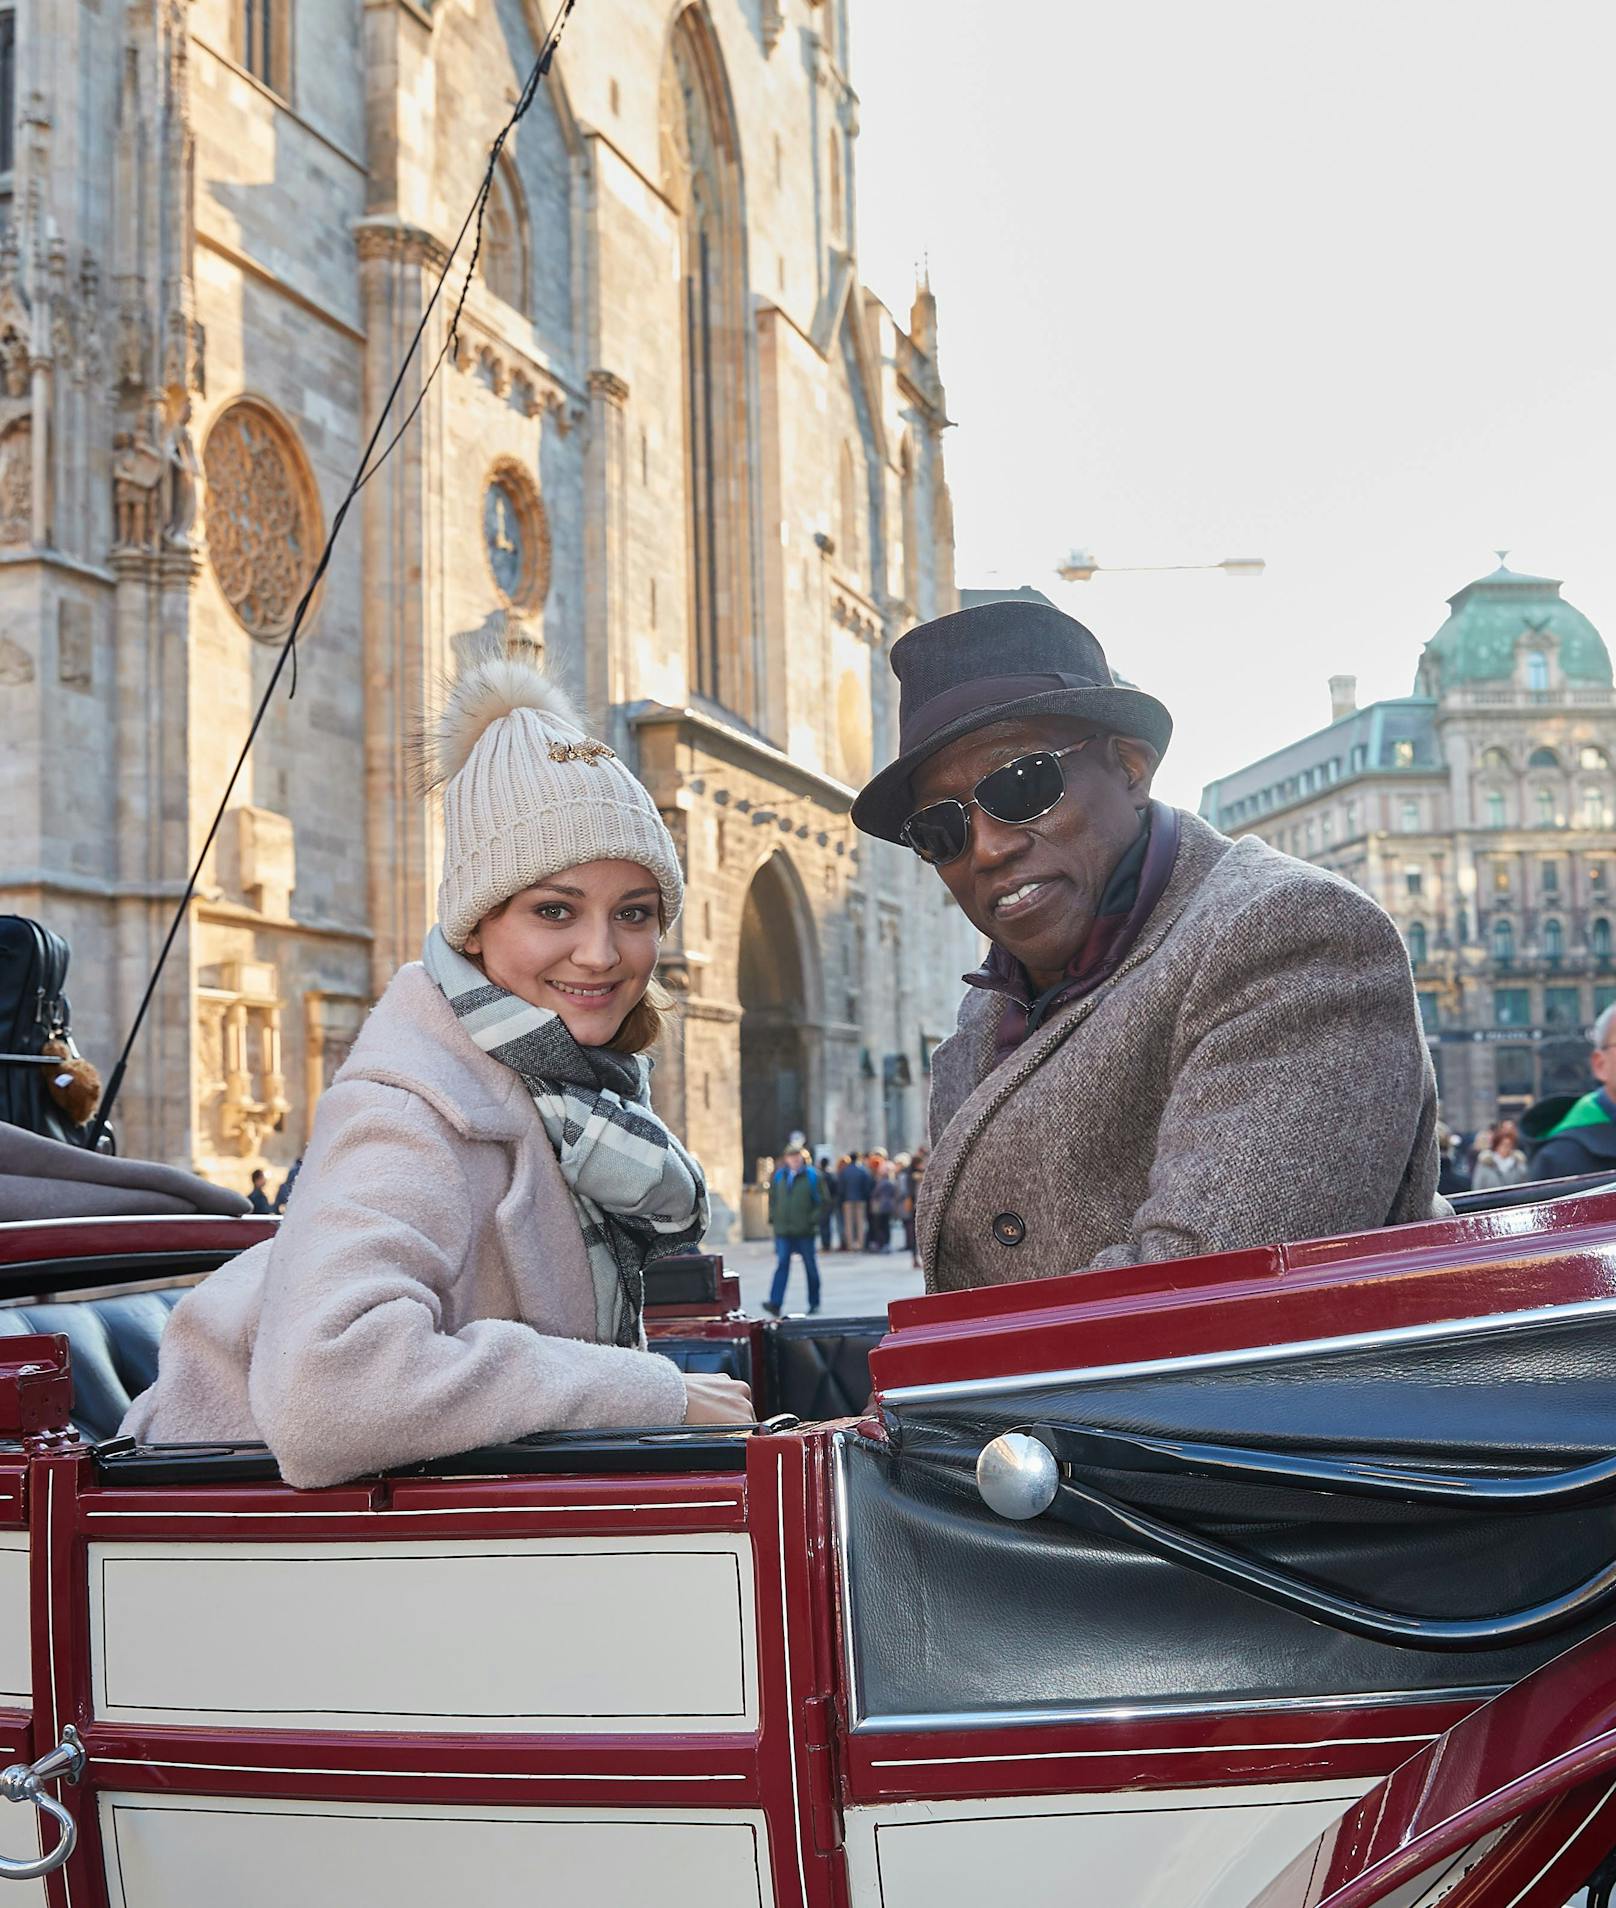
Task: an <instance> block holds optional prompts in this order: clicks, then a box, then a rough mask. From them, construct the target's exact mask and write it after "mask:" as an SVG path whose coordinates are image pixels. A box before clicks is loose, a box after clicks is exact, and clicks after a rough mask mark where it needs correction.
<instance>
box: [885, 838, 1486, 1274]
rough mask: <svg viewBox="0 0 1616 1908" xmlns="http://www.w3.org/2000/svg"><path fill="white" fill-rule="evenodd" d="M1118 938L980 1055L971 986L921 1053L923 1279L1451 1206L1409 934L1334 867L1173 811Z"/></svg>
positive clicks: (1318, 1234)
mask: <svg viewBox="0 0 1616 1908" xmlns="http://www.w3.org/2000/svg"><path fill="white" fill-rule="evenodd" d="M1180 824H1181V829H1182V834H1181V839H1180V843H1179V850H1178V856H1177V859H1176V861H1175V863H1174V866H1173V872H1172V875H1171V877H1170V878H1169V881H1168V884H1167V887H1166V889H1165V890H1164V892H1163V894H1162V897H1161V899H1160V900H1159V901H1158V902H1157V904H1156V906H1155V908H1154V909H1153V910H1152V912H1151V914H1150V917H1149V919H1148V920H1147V921H1146V922H1145V925H1144V928H1143V930H1142V932H1141V933H1140V935H1139V937H1138V939H1137V941H1136V942H1135V943H1134V946H1133V948H1132V949H1131V951H1130V952H1129V953H1128V954H1127V955H1126V956H1125V958H1124V959H1123V961H1122V963H1121V965H1120V966H1119V967H1118V968H1117V970H1116V972H1115V973H1114V974H1112V975H1111V977H1110V978H1109V979H1108V980H1106V981H1105V982H1103V983H1102V984H1101V985H1100V986H1099V987H1098V988H1097V989H1096V990H1095V991H1094V992H1093V993H1092V994H1089V995H1087V996H1085V997H1084V998H1082V999H1080V1000H1077V1001H1074V1002H1072V1003H1071V1004H1070V1005H1069V1006H1068V1007H1066V1008H1064V1009H1063V1010H1061V1011H1059V1012H1058V1013H1056V1014H1055V1015H1053V1016H1052V1017H1051V1018H1050V1020H1049V1021H1048V1022H1047V1024H1045V1025H1044V1026H1042V1027H1040V1028H1039V1029H1038V1030H1037V1031H1036V1032H1035V1033H1033V1034H1031V1035H1030V1036H1029V1037H1028V1038H1027V1039H1026V1040H1025V1041H1024V1042H1023V1043H1022V1044H1021V1045H1020V1046H1019V1047H1017V1048H1016V1049H1015V1050H1014V1051H1013V1052H1012V1053H1011V1054H1010V1055H1009V1057H1008V1058H1007V1059H1005V1060H1004V1061H1003V1063H1002V1064H1001V1065H999V1066H997V1067H995V1066H994V1031H995V1028H996V1026H997V1023H998V1017H999V1014H1000V1013H1001V1012H1002V1011H1003V1008H1004V1006H1005V1000H1004V997H1003V996H1002V995H1000V994H996V993H991V992H987V991H984V990H982V989H979V988H971V989H969V990H968V991H967V995H966V999H965V1002H964V1005H963V1006H962V1007H961V1009H960V1016H959V1026H958V1030H957V1031H956V1032H955V1033H954V1034H953V1035H952V1036H951V1037H950V1038H949V1039H948V1040H946V1041H944V1042H943V1044H942V1045H941V1046H940V1047H939V1048H938V1049H937V1051H936V1053H935V1055H934V1056H933V1059H932V1074H931V1119H930V1126H931V1143H932V1149H933V1150H932V1155H931V1160H930V1163H929V1165H928V1167H927V1171H926V1177H925V1181H924V1185H923V1188H922V1191H921V1196H920V1202H919V1207H918V1213H917V1221H918V1229H919V1241H920V1250H921V1256H922V1260H923V1263H924V1265H925V1271H926V1286H927V1289H928V1290H929V1291H953V1290H960V1289H963V1288H966V1287H970V1286H978V1285H996V1284H1001V1283H1005V1282H1007V1281H1013V1280H1024V1279H1037V1278H1050V1277H1054V1276H1057V1275H1059V1274H1061V1273H1064V1272H1075V1271H1080V1270H1083V1269H1085V1268H1088V1267H1101V1266H1119V1265H1135V1264H1140V1263H1143V1262H1145V1261H1149V1260H1157V1259H1178V1258H1185V1257H1188V1256H1189V1255H1191V1254H1193V1253H1200V1252H1220V1251H1224V1250H1226V1249H1229V1248H1232V1247H1240V1246H1259V1245H1273V1244H1277V1243H1280V1242H1282V1241H1285V1240H1291V1239H1315V1238H1324V1237H1328V1236H1330V1235H1332V1234H1335V1233H1342V1232H1354V1231H1359V1230H1362V1229H1364V1228H1367V1227H1371V1226H1383V1225H1394V1224H1398V1223H1401V1222H1403V1221H1405V1220H1415V1219H1428V1218H1431V1217H1432V1216H1433V1215H1441V1214H1444V1213H1446V1212H1447V1210H1448V1208H1447V1205H1446V1203H1445V1202H1444V1201H1442V1200H1440V1199H1438V1198H1437V1197H1436V1182H1437V1170H1438V1159H1437V1144H1436V1080H1435V1076H1434V1074H1433V1072H1432V1068H1431V1058H1430V1054H1429V1052H1428V1050H1427V1048H1426V1044H1425V1038H1424V1035H1423V1032H1422V1030H1421V1026H1420V1015H1419V1005H1418V1002H1417V1001H1416V999H1415V995H1414V982H1413V976H1412V975H1411V973H1410V971H1409V964H1408V956H1407V954H1406V952H1405V951H1404V948H1403V943H1402V940H1401V939H1400V937H1399V935H1398V932H1397V929H1396V928H1395V927H1394V926H1393V924H1392V922H1391V920H1390V918H1389V917H1388V916H1387V915H1386V914H1385V913H1384V911H1383V910H1382V909H1381V908H1380V907H1379V906H1378V905H1377V904H1376V903H1375V902H1374V901H1372V900H1371V899H1370V898H1369V897H1368V896H1367V895H1365V894H1363V893H1361V892H1360V891H1359V890H1358V889H1357V888H1355V887H1353V886H1352V885H1351V884H1350V883H1349V882H1347V881H1344V880H1342V879H1341V878H1340V876H1338V875H1334V874H1331V873H1329V872H1328V871H1327V870H1325V869H1322V868H1315V867H1313V866H1311V865H1310V864H1309V863H1307V862H1303V861H1297V860H1294V859H1293V858H1292V857H1291V856H1289V855H1284V854H1281V853H1279V851H1278V850H1277V849H1274V848H1270V847H1269V846H1268V845H1267V844H1266V843H1264V842H1262V841H1260V840H1258V839H1257V838H1256V837H1254V836H1246V837H1244V838H1243V839H1242V840H1240V841H1230V840H1229V839H1228V838H1227V837H1226V836H1223V835H1220V834H1219V833H1218V832H1217V831H1216V830H1215V829H1213V828H1210V827H1209V826H1208V825H1207V824H1206V823H1205V822H1203V821H1202V820H1201V819H1200V818H1199V817H1198V816H1195V815H1191V814H1181V815H1180Z"/></svg>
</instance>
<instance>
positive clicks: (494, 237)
mask: <svg viewBox="0 0 1616 1908" xmlns="http://www.w3.org/2000/svg"><path fill="white" fill-rule="evenodd" d="M477 263H478V269H479V270H480V271H481V272H482V275H483V283H484V284H485V285H487V287H488V289H489V290H490V291H491V292H492V293H493V294H494V296H495V297H496V298H503V299H504V301H505V303H506V304H507V305H511V306H513V307H514V308H515V309H516V310H517V311H519V312H521V313H522V314H523V315H524V316H526V315H527V309H528V265H527V218H526V215H525V213H524V211H523V208H522V197H521V188H520V187H519V186H518V185H517V183H516V178H515V175H514V173H513V172H512V170H511V164H510V161H509V160H508V159H507V158H506V157H505V155H504V154H503V153H501V155H500V159H499V164H498V165H497V166H495V168H494V178H493V183H492V184H491V185H490V186H489V188H488V201H487V203H486V204H485V205H484V207H483V242H482V251H481V253H480V254H479V256H478V261H477Z"/></svg>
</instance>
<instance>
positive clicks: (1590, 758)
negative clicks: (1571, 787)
mask: <svg viewBox="0 0 1616 1908" xmlns="http://www.w3.org/2000/svg"><path fill="white" fill-rule="evenodd" d="M1577 767H1578V768H1585V769H1608V768H1609V767H1610V762H1609V760H1608V759H1607V758H1606V755H1605V751H1604V750H1603V749H1596V748H1595V747H1594V746H1593V744H1592V743H1591V742H1585V743H1584V744H1583V745H1582V747H1581V749H1580V750H1578V752H1577Z"/></svg>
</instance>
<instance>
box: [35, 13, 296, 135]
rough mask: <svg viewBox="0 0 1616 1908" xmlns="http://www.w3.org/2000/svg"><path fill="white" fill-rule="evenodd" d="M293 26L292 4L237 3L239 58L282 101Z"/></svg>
mask: <svg viewBox="0 0 1616 1908" xmlns="http://www.w3.org/2000/svg"><path fill="white" fill-rule="evenodd" d="M291 24H292V23H291V0H236V48H235V52H236V58H237V59H238V60H239V61H240V62H241V64H242V65H243V66H244V67H246V69H247V71H248V72H249V73H251V74H252V76H253V78H254V79H256V80H262V81H263V83H264V84H265V85H266V86H267V87H268V88H269V89H270V91H271V92H274V93H279V94H280V96H281V97H282V99H289V98H290V97H291V91H292V89H291V65H292V59H291V52H292V46H291V39H292V36H291ZM9 123H10V121H9V119H8V121H7V124H8V125H9Z"/></svg>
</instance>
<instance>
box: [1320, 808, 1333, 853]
mask: <svg viewBox="0 0 1616 1908" xmlns="http://www.w3.org/2000/svg"><path fill="white" fill-rule="evenodd" d="M1319 835H1320V838H1321V839H1322V840H1323V842H1324V845H1325V847H1326V848H1328V847H1329V845H1330V843H1331V842H1332V841H1334V840H1335V817H1334V815H1323V816H1321V817H1320V818H1319Z"/></svg>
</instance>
